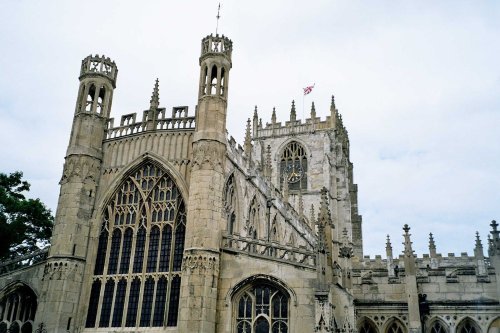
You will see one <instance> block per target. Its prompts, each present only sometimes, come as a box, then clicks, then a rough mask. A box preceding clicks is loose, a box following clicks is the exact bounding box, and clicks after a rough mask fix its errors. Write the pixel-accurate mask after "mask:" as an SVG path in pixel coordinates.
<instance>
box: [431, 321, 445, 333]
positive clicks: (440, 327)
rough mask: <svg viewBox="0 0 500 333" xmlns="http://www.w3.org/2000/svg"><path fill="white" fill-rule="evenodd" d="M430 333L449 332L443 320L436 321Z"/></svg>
mask: <svg viewBox="0 0 500 333" xmlns="http://www.w3.org/2000/svg"><path fill="white" fill-rule="evenodd" d="M430 331H431V332H430V333H447V332H448V330H447V329H446V326H445V325H444V324H443V322H442V321H441V320H438V319H436V320H434V321H433V322H432V324H431V330H430Z"/></svg>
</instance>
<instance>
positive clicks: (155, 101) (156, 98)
mask: <svg viewBox="0 0 500 333" xmlns="http://www.w3.org/2000/svg"><path fill="white" fill-rule="evenodd" d="M159 106H160V89H159V80H158V78H157V79H156V81H155V86H154V88H153V94H152V95H151V100H150V101H149V109H150V110H156V109H158V107H159Z"/></svg>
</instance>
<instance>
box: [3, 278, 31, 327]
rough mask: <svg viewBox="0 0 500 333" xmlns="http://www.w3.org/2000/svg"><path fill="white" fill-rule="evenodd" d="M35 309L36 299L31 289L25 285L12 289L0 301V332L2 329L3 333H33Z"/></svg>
mask: <svg viewBox="0 0 500 333" xmlns="http://www.w3.org/2000/svg"><path fill="white" fill-rule="evenodd" d="M36 309H37V299H36V295H35V293H34V292H33V290H31V288H29V287H27V286H25V285H21V286H17V287H16V288H13V289H12V291H11V292H8V293H6V295H5V297H3V298H2V299H1V300H0V322H2V324H1V325H0V332H2V329H3V330H4V331H5V332H33V325H32V323H33V320H34V319H35V313H36ZM9 323H10V324H9Z"/></svg>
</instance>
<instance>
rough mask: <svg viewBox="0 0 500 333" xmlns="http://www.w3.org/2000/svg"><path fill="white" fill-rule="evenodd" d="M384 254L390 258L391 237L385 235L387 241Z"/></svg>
mask: <svg viewBox="0 0 500 333" xmlns="http://www.w3.org/2000/svg"><path fill="white" fill-rule="evenodd" d="M385 254H386V256H387V258H392V244H391V237H390V236H389V235H387V241H386V243H385Z"/></svg>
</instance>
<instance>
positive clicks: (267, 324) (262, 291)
mask: <svg viewBox="0 0 500 333" xmlns="http://www.w3.org/2000/svg"><path fill="white" fill-rule="evenodd" d="M234 301H235V302H234V303H233V304H234V306H235V309H234V317H235V322H234V326H235V328H236V330H235V332H237V333H288V327H289V297H288V295H287V294H286V293H285V292H284V291H282V290H281V289H279V288H276V287H275V286H274V285H272V284H270V283H267V282H262V283H255V284H252V285H251V286H249V287H247V288H245V289H244V290H243V291H242V292H240V293H238V295H237V296H236V297H235V300H234Z"/></svg>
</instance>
